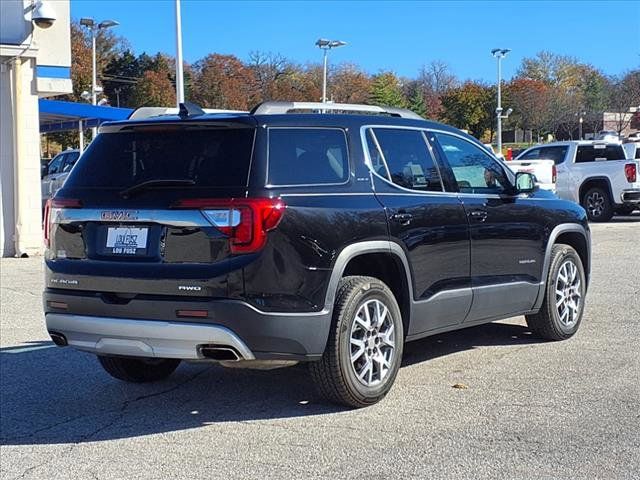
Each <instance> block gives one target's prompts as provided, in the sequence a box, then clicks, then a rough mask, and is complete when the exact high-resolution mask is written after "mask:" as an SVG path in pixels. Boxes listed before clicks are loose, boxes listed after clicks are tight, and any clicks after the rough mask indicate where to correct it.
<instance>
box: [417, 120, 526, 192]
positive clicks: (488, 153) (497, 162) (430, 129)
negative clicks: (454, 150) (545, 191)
mask: <svg viewBox="0 0 640 480" xmlns="http://www.w3.org/2000/svg"><path fill="white" fill-rule="evenodd" d="M425 130H427V131H429V132H434V133H440V134H442V135H449V136H451V137H457V138H459V139H460V140H463V141H465V142H467V143H468V144H469V145H473V146H474V147H476V148H477V149H478V150H480V151H481V152H482V153H483V154H484V155H486V156H487V158H489V159H491V160H493V161H494V162H495V163H496V164H497V165H498V166H499V167H500V168H501V169H502V171H503V173H504V175H505V177H506V178H507V179H508V180H509V181H510V182H511V181H512V178H510V177H511V176H513V174H512V173H511V170H510V169H509V167H507V166H506V165H505V164H504V162H502V161H501V160H500V159H499V158H498V157H496V156H495V155H491V153H490V152H488V151H487V149H486V148H482V147H479V146H478V145H476V144H474V143H473V142H472V141H470V140H469V139H468V138H465V137H463V136H462V135H457V134H455V133H451V132H447V131H445V130H438V129H436V128H427V129H425ZM447 161H448V160H447ZM449 168H451V166H449ZM451 169H452V170H453V168H451ZM457 193H459V194H460V195H480V196H484V197H486V196H489V195H496V196H497V197H498V198H501V197H503V196H505V195H507V196H512V197H518V196H519V195H508V194H507V193H504V194H502V195H501V194H497V193H486V194H485V193H466V192H465V193H463V192H457ZM520 195H522V194H520Z"/></svg>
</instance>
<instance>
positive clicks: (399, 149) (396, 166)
mask: <svg viewBox="0 0 640 480" xmlns="http://www.w3.org/2000/svg"><path fill="white" fill-rule="evenodd" d="M373 133H374V135H375V138H376V139H377V140H378V144H379V145H380V148H381V149H382V158H383V160H384V162H385V163H386V168H385V169H381V168H378V169H377V170H376V173H378V174H379V175H381V176H383V177H387V178H388V179H389V180H390V181H392V182H393V183H395V184H396V185H399V186H400V187H404V188H409V189H412V190H424V191H437V192H441V191H442V190H443V188H442V181H441V180H440V173H439V172H438V168H437V167H436V165H435V164H434V162H433V158H432V157H431V154H430V153H429V150H428V149H427V143H426V140H425V138H424V134H423V133H422V132H421V131H418V130H405V129H397V128H376V129H374V130H373ZM372 162H374V168H376V167H375V160H374V159H373V158H372Z"/></svg>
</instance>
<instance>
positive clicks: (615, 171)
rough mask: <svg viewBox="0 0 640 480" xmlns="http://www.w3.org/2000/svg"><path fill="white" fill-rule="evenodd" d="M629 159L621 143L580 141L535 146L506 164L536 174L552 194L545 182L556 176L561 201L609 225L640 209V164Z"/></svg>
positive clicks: (542, 185)
mask: <svg viewBox="0 0 640 480" xmlns="http://www.w3.org/2000/svg"><path fill="white" fill-rule="evenodd" d="M634 153H635V152H634ZM627 157H628V156H627V155H626V154H625V150H624V149H623V147H622V144H620V143H618V142H614V143H607V142H601V141H592V140H580V141H568V142H554V143H549V144H546V145H536V146H534V147H531V148H529V149H527V150H525V151H524V152H522V153H521V154H520V155H518V157H517V158H516V160H514V161H511V162H506V164H507V165H509V167H510V168H511V169H512V170H514V171H523V170H524V171H528V172H530V173H533V174H534V175H535V176H536V177H537V178H539V179H542V181H539V183H540V187H541V188H548V189H549V190H553V188H552V187H550V186H549V184H548V183H545V182H546V181H547V180H548V179H549V178H551V179H552V180H553V177H554V176H555V177H556V178H555V192H556V194H557V195H558V197H560V198H563V199H567V200H573V201H574V202H576V203H579V204H580V205H582V206H583V207H584V208H585V210H586V211H587V215H588V217H589V220H591V221H594V222H606V221H607V220H609V219H610V218H611V217H612V216H613V214H614V213H616V212H617V213H621V214H627V213H630V212H632V211H633V210H634V209H637V208H640V160H636V159H628V158H627ZM552 183H553V182H552Z"/></svg>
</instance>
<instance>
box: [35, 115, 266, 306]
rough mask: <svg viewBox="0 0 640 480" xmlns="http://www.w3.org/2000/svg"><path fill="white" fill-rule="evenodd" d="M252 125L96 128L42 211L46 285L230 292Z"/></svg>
mask: <svg viewBox="0 0 640 480" xmlns="http://www.w3.org/2000/svg"><path fill="white" fill-rule="evenodd" d="M254 135H255V129H254V128H253V126H248V125H215V124H213V126H203V125H198V126H192V125H191V124H184V125H181V124H173V125H154V126H152V127H150V126H149V125H143V126H140V127H139V128H134V127H131V128H127V129H126V130H124V131H113V132H110V133H102V134H100V135H99V136H98V137H97V138H96V140H95V141H94V142H93V143H92V145H91V147H90V148H89V149H88V150H87V151H86V152H85V153H84V155H83V156H82V158H81V159H80V160H79V162H78V164H77V165H76V167H75V168H74V169H73V171H72V173H71V174H70V176H69V178H68V179H67V181H66V182H65V185H64V187H63V188H62V189H61V190H60V191H59V192H58V194H57V195H56V197H55V198H54V200H53V201H52V204H51V206H50V211H49V212H48V216H49V221H48V222H47V224H48V229H49V230H48V233H47V237H48V238H47V241H48V242H49V248H48V250H47V257H46V261H47V266H48V270H49V272H48V277H49V278H48V280H47V281H48V285H47V286H48V287H50V288H71V289H79V290H89V291H100V292H120V293H131V294H140V293H148V294H168V295H195V296H227V295H228V293H229V292H228V290H229V282H228V275H229V274H231V273H232V272H237V273H236V274H237V276H238V283H240V284H241V269H242V267H243V265H245V264H246V263H247V262H248V261H250V260H251V259H250V256H242V255H240V256H237V255H234V254H233V252H232V249H233V245H232V244H231V242H230V229H232V228H233V227H234V226H235V225H236V223H237V222H239V220H240V214H239V213H238V211H237V210H234V208H232V207H231V203H230V202H231V200H230V199H233V198H240V199H242V198H243V197H244V196H246V187H247V181H248V175H249V168H250V164H251V157H252V151H253V142H254Z"/></svg>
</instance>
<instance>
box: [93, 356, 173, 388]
mask: <svg viewBox="0 0 640 480" xmlns="http://www.w3.org/2000/svg"><path fill="white" fill-rule="evenodd" d="M98 360H99V361H100V365H102V368H104V369H105V370H106V371H107V373H108V374H109V375H111V376H112V377H113V378H117V379H118V380H123V381H125V382H131V383H146V382H157V381H158V380H164V379H165V378H167V377H168V376H169V375H171V374H172V373H173V372H174V371H175V369H176V368H178V365H180V360H178V359H174V358H131V357H111V356H108V355H99V356H98Z"/></svg>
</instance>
